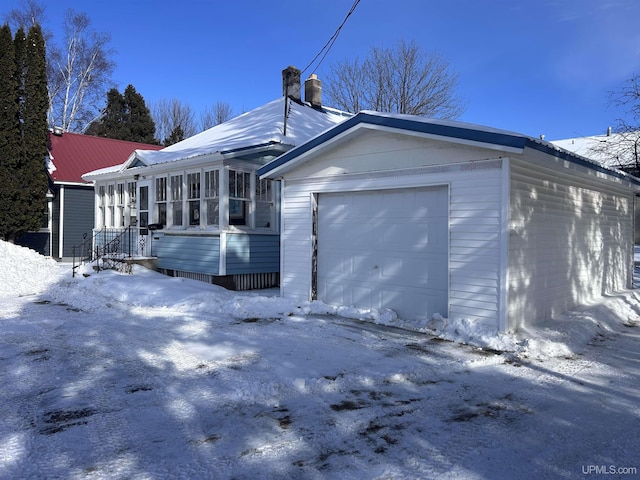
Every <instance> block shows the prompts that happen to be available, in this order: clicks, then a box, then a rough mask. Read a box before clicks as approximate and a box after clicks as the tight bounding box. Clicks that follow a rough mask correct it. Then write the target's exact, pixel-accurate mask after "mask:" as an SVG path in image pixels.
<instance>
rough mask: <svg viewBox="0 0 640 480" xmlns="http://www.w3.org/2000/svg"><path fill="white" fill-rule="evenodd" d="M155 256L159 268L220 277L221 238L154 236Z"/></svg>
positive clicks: (158, 234) (157, 234)
mask: <svg viewBox="0 0 640 480" xmlns="http://www.w3.org/2000/svg"><path fill="white" fill-rule="evenodd" d="M152 241H153V244H152V247H153V254H154V255H155V256H156V257H158V268H165V269H167V270H181V271H184V272H192V273H204V274H207V275H218V274H219V273H220V237H219V236H204V235H197V236H196V235H194V236H187V235H165V234H163V233H156V234H154V235H153V240H152Z"/></svg>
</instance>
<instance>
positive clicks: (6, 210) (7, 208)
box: [0, 25, 49, 241]
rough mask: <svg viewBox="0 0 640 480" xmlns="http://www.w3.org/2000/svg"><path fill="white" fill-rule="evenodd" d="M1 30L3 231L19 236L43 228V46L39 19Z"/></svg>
mask: <svg viewBox="0 0 640 480" xmlns="http://www.w3.org/2000/svg"><path fill="white" fill-rule="evenodd" d="M10 38H11V31H10V30H9V29H8V27H7V28H5V27H3V28H2V30H1V31H0V63H1V65H2V66H1V67H0V77H1V78H2V82H0V90H1V92H2V93H1V95H0V105H2V109H1V112H0V131H1V132H0V145H1V147H2V149H1V150H0V157H1V159H0V162H1V168H2V174H1V175H0V182H2V184H1V185H0V188H1V190H0V191H1V195H0V198H1V200H0V204H1V205H0V236H1V237H2V238H3V239H5V240H8V241H15V239H16V238H17V237H19V236H20V235H21V234H23V233H26V232H28V231H30V230H37V229H39V228H40V225H41V221H42V216H43V214H44V212H45V209H46V193H47V188H48V183H47V175H46V172H45V168H44V165H45V158H46V156H47V153H48V152H47V143H48V139H49V137H48V128H47V109H48V106H49V98H48V94H47V74H46V60H45V47H44V39H43V37H42V31H41V29H40V27H39V26H38V25H34V26H33V27H31V28H30V29H29V33H28V35H25V33H24V30H23V29H19V30H18V32H17V33H16V36H15V40H14V42H13V44H11V45H10Z"/></svg>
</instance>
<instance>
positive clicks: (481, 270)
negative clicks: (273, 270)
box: [281, 154, 506, 329]
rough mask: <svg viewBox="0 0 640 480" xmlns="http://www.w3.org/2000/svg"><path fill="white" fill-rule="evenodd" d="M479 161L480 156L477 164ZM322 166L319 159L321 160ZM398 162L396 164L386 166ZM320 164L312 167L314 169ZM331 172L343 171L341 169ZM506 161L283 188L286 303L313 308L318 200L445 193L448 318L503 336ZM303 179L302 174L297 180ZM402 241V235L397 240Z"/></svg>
mask: <svg viewBox="0 0 640 480" xmlns="http://www.w3.org/2000/svg"><path fill="white" fill-rule="evenodd" d="M478 155H479V154H477V156H478ZM320 160H321V159H320ZM392 160H393V162H396V161H397V160H398V158H397V157H394V158H393V159H390V158H388V159H387V164H389V162H391V161H392ZM312 163H315V162H312ZM334 164H335V165H336V166H337V167H338V168H339V167H340V165H341V161H340V160H339V159H338V160H336V161H334ZM501 166H502V161H501V160H490V161H486V162H482V161H479V162H475V163H474V164H473V168H469V165H467V164H464V165H450V166H445V167H442V166H436V167H423V168H415V169H405V170H397V171H393V172H377V173H376V174H350V175H341V176H340V177H331V178H326V177H325V178H307V179H298V180H286V181H285V182H284V189H283V191H284V193H283V198H284V202H283V225H282V252H283V253H282V262H283V269H282V274H281V275H282V277H281V289H282V295H283V296H284V297H287V298H296V299H299V300H309V298H310V291H311V229H312V202H311V198H312V195H313V193H322V192H345V191H365V190H376V189H389V188H403V187H407V188H410V187H419V186H430V185H448V186H449V192H450V204H449V251H450V255H449V265H450V274H449V275H450V276H449V285H450V287H449V317H451V318H466V319H469V320H472V321H476V322H479V323H482V324H485V325H489V326H492V327H495V328H496V329H498V328H499V311H498V310H499V299H500V288H501V272H502V271H503V269H502V267H501V264H500V261H501V255H500V248H501V238H502V237H501V232H502V231H503V228H502V225H504V224H505V222H506V220H505V219H503V218H501V211H502V210H501V192H502V184H501V178H502V177H501ZM292 173H293V174H295V176H298V175H297V174H298V172H295V171H294V172H292ZM397 234H398V235H402V232H397Z"/></svg>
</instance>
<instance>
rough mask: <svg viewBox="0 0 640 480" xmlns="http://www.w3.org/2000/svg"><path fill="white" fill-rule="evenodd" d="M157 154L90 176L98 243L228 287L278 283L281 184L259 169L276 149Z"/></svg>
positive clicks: (138, 155)
mask: <svg viewBox="0 0 640 480" xmlns="http://www.w3.org/2000/svg"><path fill="white" fill-rule="evenodd" d="M158 153H160V152H154V154H156V155H154V156H153V161H150V159H151V157H150V156H149V157H146V155H149V154H150V152H146V151H137V152H136V153H135V154H134V156H132V158H131V159H130V160H129V161H128V162H127V164H125V165H122V166H120V167H119V168H118V167H114V168H111V169H103V170H98V171H95V172H91V173H89V174H86V175H85V178H87V179H89V180H93V181H94V182H95V192H96V212H95V218H96V222H95V228H94V248H96V247H97V248H99V249H100V248H102V249H106V250H107V251H111V252H115V253H118V254H122V255H125V256H127V257H131V258H133V259H137V260H139V261H146V262H149V263H151V264H152V265H153V267H154V268H156V269H158V270H159V271H161V272H163V273H165V274H168V275H172V276H181V277H186V278H193V279H197V280H202V281H207V282H212V283H218V284H222V285H224V286H226V287H229V288H236V289H246V288H263V287H269V286H274V285H277V283H278V271H279V266H280V260H279V252H280V246H279V228H278V218H279V211H278V205H279V201H278V200H279V199H278V185H277V183H276V182H274V181H272V180H260V179H258V178H257V177H256V170H257V168H258V167H260V166H261V165H264V164H265V163H266V162H267V161H269V160H270V159H272V158H274V157H275V156H276V155H277V153H279V152H278V148H276V147H275V146H270V147H269V146H263V147H261V148H259V149H250V151H248V150H247V149H243V150H241V151H239V152H232V151H226V152H220V153H216V154H207V155H201V156H197V157H195V158H193V159H189V160H182V161H179V162H177V161H172V160H171V157H172V156H171V155H158ZM166 153H168V152H166ZM163 157H164V158H163ZM143 159H144V160H143ZM145 160H146V162H145ZM165 160H168V161H165ZM147 162H148V163H147Z"/></svg>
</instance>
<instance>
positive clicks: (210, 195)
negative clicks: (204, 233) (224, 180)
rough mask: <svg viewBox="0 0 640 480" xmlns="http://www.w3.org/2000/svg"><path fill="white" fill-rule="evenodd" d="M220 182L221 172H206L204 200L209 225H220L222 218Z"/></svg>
mask: <svg viewBox="0 0 640 480" xmlns="http://www.w3.org/2000/svg"><path fill="white" fill-rule="evenodd" d="M219 182H220V172H219V171H218V170H209V171H207V172H204V200H205V206H206V209H207V218H206V224H207V225H218V221H219V218H220V217H219V214H220V210H219V208H220V199H219V195H220V192H219V189H218V187H219Z"/></svg>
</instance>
